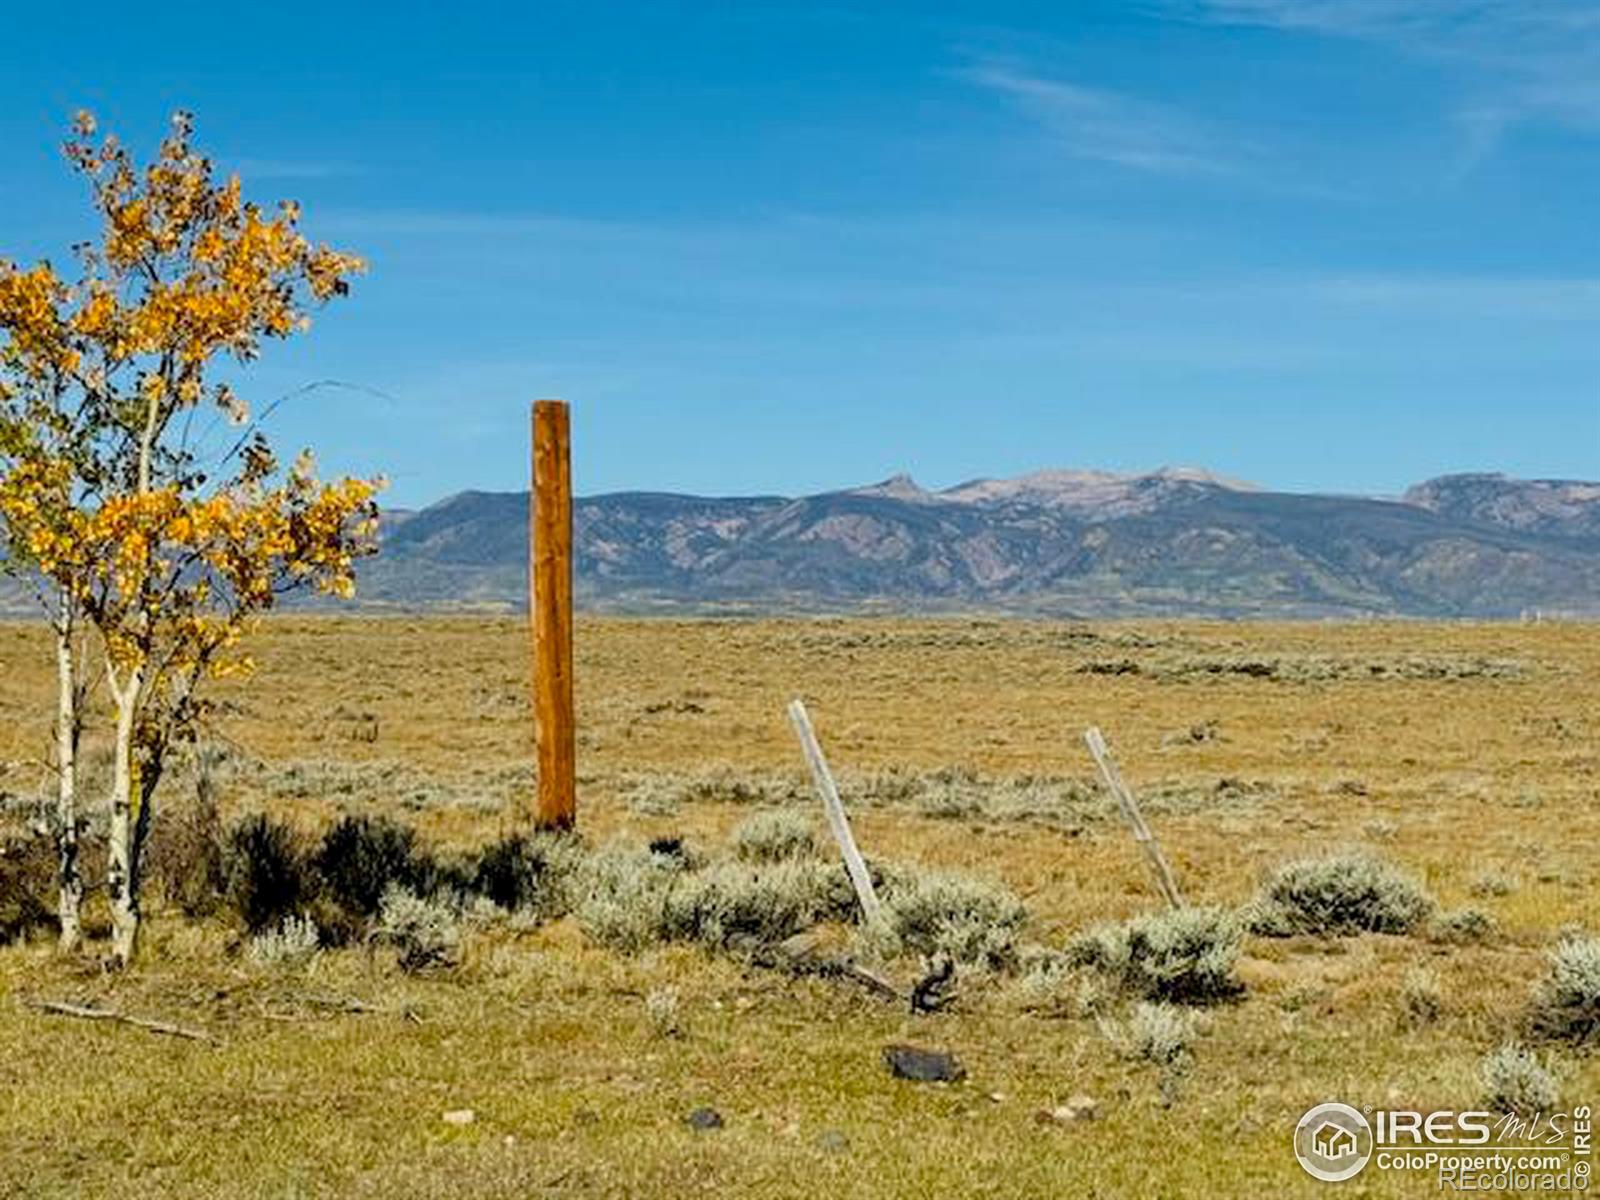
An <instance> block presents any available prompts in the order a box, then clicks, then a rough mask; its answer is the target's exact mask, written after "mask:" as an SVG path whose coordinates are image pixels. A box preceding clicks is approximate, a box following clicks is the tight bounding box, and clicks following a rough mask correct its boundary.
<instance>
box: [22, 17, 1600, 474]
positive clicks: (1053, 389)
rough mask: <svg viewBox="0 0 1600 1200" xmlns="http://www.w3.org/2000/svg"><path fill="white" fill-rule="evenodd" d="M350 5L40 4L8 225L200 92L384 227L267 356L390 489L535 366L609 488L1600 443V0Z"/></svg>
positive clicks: (234, 153)
mask: <svg viewBox="0 0 1600 1200" xmlns="http://www.w3.org/2000/svg"><path fill="white" fill-rule="evenodd" d="M328 7H329V9H330V11H318V10H317V8H316V7H315V6H309V5H308V6H302V7H287V8H286V7H284V6H254V7H249V8H239V9H235V10H230V11H229V12H228V13H227V15H226V17H225V18H224V17H222V16H221V15H219V14H221V13H222V11H223V10H221V9H218V8H217V7H215V6H214V5H207V6H204V7H200V6H194V7H186V6H184V5H179V4H168V5H162V6H148V9H149V10H155V9H158V8H159V10H160V11H159V13H157V14H155V15H139V16H138V19H137V20H135V15H136V14H135V13H134V12H133V10H130V9H128V8H127V7H126V6H117V7H116V8H111V7H106V8H104V9H101V8H100V7H99V6H97V5H95V4H79V5H70V6H69V5H58V6H39V5H30V6H27V8H26V9H25V10H24V9H18V10H17V11H15V12H14V13H12V14H10V15H9V16H8V17H7V22H6V24H7V28H6V36H5V39H4V41H3V42H0V148H3V153H0V253H4V254H6V255H8V256H9V257H11V258H14V259H21V260H28V259H32V258H35V257H38V256H41V255H46V254H48V255H52V256H53V257H54V258H56V259H57V260H58V261H60V262H65V261H66V260H67V254H66V252H65V248H66V246H67V245H69V244H70V243H71V242H72V241H74V240H78V239H80V238H82V237H84V236H86V235H88V234H90V233H91V232H92V229H91V227H90V226H89V225H88V224H87V221H88V216H87V209H86V207H85V205H84V203H83V199H82V197H81V195H80V194H79V192H78V191H77V185H76V183H75V182H74V181H73V180H72V179H71V177H70V176H69V175H68V174H67V172H66V170H65V168H64V166H63V165H62V164H61V162H60V159H59V154H58V145H59V142H60V140H61V137H62V136H63V134H64V131H65V126H66V121H67V119H68V117H69V115H70V113H71V112H72V111H73V110H74V109H75V108H78V107H80V106H87V107H89V108H92V109H93V110H95V111H96V112H97V113H99V114H100V116H101V120H102V124H103V125H105V126H107V127H110V128H114V129H116V130H117V131H118V132H119V133H121V134H122V136H123V137H124V138H125V139H126V140H128V141H130V142H132V143H133V144H134V145H136V146H137V147H138V148H139V149H140V150H141V152H143V151H148V150H149V149H150V148H151V147H152V146H153V144H154V142H155V140H156V138H157V137H158V136H159V134H160V132H161V129H162V127H163V124H164V120H165V116H166V114H167V113H168V112H169V111H170V110H172V109H173V108H175V107H180V106H181V107H187V108H190V109H192V110H194V111H195V112H196V113H197V115H198V119H199V136H200V140H201V142H202V144H203V145H204V146H205V148H207V149H208V150H209V151H210V152H211V153H212V154H213V155H214V157H215V158H216V159H217V161H218V163H219V165H221V166H222V167H224V168H227V169H236V170H238V171H239V172H240V174H241V175H242V176H243V178H244V181H245V185H246V190H247V193H249V194H251V195H253V196H255V197H256V198H259V199H262V200H264V201H272V200H275V199H277V198H279V197H280V196H288V197H293V198H295V199H298V200H300V201H301V202H302V204H303V205H304V208H305V214H306V215H305V221H304V226H305V228H306V230H307V232H309V233H310V234H311V235H313V236H314V237H319V238H325V239H326V240H328V241H330V242H333V243H334V244H336V245H339V246H341V247H343V248H348V249H353V250H356V251H358V252H360V253H362V254H364V255H365V256H367V257H368V258H369V259H370V261H371V264H372V269H371V273H370V275H369V276H368V277H367V278H366V279H364V280H363V281H361V282H360V284H359V286H358V287H357V289H356V292H355V296H354V298H353V299H352V300H350V301H349V302H347V303H345V304H342V305H339V306H336V307H334V308H332V309H329V310H328V311H326V312H325V313H323V314H320V315H319V317H318V319H317V323H316V327H315V329H314V331H313V333H312V335H311V337H309V338H307V339H303V340H302V341H301V342H300V343H298V344H296V345H293V346H287V347H273V348H271V350H270V351H269V353H268V355H267V356H266V357H265V358H264V360H263V361H262V363H261V364H260V365H259V367H258V368H257V369H255V370H254V371H253V375H254V381H253V383H252V384H251V385H250V389H249V391H250V394H251V395H252V396H253V397H254V398H255V399H256V400H257V401H262V400H268V399H271V398H273V397H275V396H277V395H280V394H283V393H285V392H288V391H291V390H292V389H295V388H298V387H300V386H302V385H304V384H307V383H310V382H312V381H316V380H322V379H333V380H339V381H342V382H344V383H348V384H351V385H354V386H353V387H350V388H341V389H334V388H325V389H322V390H319V391H314V392H311V393H308V394H305V395H302V396H299V397H297V398H296V399H294V400H292V401H290V402H288V403H285V404H284V405H283V406H282V407H281V408H280V409H279V410H278V412H277V414H276V415H275V416H274V418H273V428H274V430H275V432H276V435H277V436H278V438H279V439H280V440H281V441H282V442H284V443H286V444H287V445H288V446H290V447H293V446H298V445H300V444H303V443H306V442H310V443H312V444H314V445H316V446H317V447H318V449H319V451H320V454H321V459H322V462H323V464H324V466H325V467H326V468H335V469H348V470H359V471H377V470H381V471H384V472H386V473H387V474H388V475H389V476H390V478H391V479H392V481H393V485H392V489H391V492H390V500H391V501H392V502H393V503H396V504H401V505H417V504H421V503H426V502H429V501H431V500H434V499H437V498H439V497H441V496H443V495H446V494H448V493H450V492H453V491H455V490H458V489H461V488H464V487H480V488H516V487H522V486H524V485H525V480H526V475H527V465H526V430H525V426H526V420H527V416H526V411H527V402H528V401H529V400H531V399H532V398H534V397H536V396H547V395H555V396H563V397H567V398H569V399H571V400H572V401H573V403H574V405H575V410H574V421H575V439H576V446H575V464H574V466H575V477H576V483H577V486H578V488H579V490H580V491H583V492H597V491H608V490H618V489H631V488H644V489H667V490H685V491H699V492H713V493H751V492H790V493H794V492H808V491H820V490H824V489H827V488H832V487H838V486H846V485H851V484H856V483H862V482H867V481H871V480H874V479H878V478H882V477H884V476H886V475H889V474H891V473H893V472H896V471H900V470H907V471H910V472H912V473H913V474H914V475H915V476H916V477H917V478H918V480H919V481H921V482H922V483H924V484H925V485H927V486H947V485H950V484H953V483H956V482H958V481H960V480H963V479H966V478H970V477H973V476H977V475H1010V474H1017V473H1021V472H1023V471H1027V470H1031V469H1035V468H1039V467H1046V466H1094V467H1107V468H1114V469H1142V468H1149V467H1155V466H1159V465H1162V464H1200V465H1204V466H1208V467H1211V468H1212V469H1214V470H1218V471H1221V472H1224V473H1226V474H1230V475H1234V476H1239V477H1243V478H1247V479H1252V480H1255V481H1257V482H1260V483H1263V484H1266V485H1269V486H1275V487H1281V488H1288V489H1295V490H1311V489H1319V490H1339V491H1361V492H1373V493H1391V492H1396V491H1399V490H1401V489H1403V488H1404V487H1405V486H1406V484H1408V483H1410V482H1412V481H1415V480H1417V479H1421V478H1424V477H1426V476H1429V475H1432V474H1437V473H1441V472H1445V471H1450V470H1463V469H1495V470H1505V471H1508V472H1511V473H1514V474H1521V475H1537V476H1578V477H1588V478H1597V477H1600V384H1597V380H1600V235H1597V227H1596V198H1597V196H1600V5H1596V4H1595V3H1593V0H1505V2H1496V0H1143V2H1139V0H1135V2H1128V3H1111V2H1104V3H1099V2H1090V3H1062V2H1060V0H1057V2H1055V3H1039V4H1021V3H1014V4H1006V3H1001V2H993V3H983V4H959V3H947V2H942V0H921V2H917V3H876V4H870V3H869V4H850V3H840V4H836V5H835V4H828V3H817V4H798V3H796V4H772V3H763V2H761V0H743V2H740V3H726V4H723V3H699V4H674V3H630V4H624V3H611V4H607V3H598V2H592V3H586V4H567V3H540V2H537V0H533V2H529V3H524V4H520V5H505V6H493V5H487V4H457V5H453V6H447V5H430V6H416V7H408V6H405V5H402V4H384V5H371V6H364V5H339V6H328Z"/></svg>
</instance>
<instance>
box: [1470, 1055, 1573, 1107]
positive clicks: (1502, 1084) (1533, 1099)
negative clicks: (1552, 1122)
mask: <svg viewBox="0 0 1600 1200" xmlns="http://www.w3.org/2000/svg"><path fill="white" fill-rule="evenodd" d="M1478 1080H1479V1082H1480V1083H1481V1085H1482V1087H1483V1104H1484V1106H1485V1107H1486V1108H1487V1109H1489V1111H1491V1112H1497V1113H1517V1114H1520V1115H1522V1116H1529V1117H1531V1116H1533V1115H1534V1114H1535V1113H1548V1112H1550V1110H1551V1109H1553V1108H1554V1107H1555V1105H1556V1102H1557V1101H1558V1100H1559V1099H1560V1089H1559V1087H1558V1086H1557V1084H1556V1078H1555V1076H1554V1075H1553V1074H1552V1073H1551V1071H1550V1069H1549V1068H1548V1067H1546V1066H1545V1065H1544V1064H1543V1063H1541V1062H1540V1061H1539V1059H1538V1057H1537V1056H1536V1055H1535V1054H1534V1053H1533V1052H1532V1051H1530V1050H1528V1049H1526V1048H1525V1047H1522V1046H1519V1045H1517V1044H1516V1043H1514V1042H1506V1043H1505V1044H1503V1045H1501V1046H1499V1047H1497V1048H1496V1049H1495V1050H1492V1051H1491V1052H1490V1053H1488V1054H1486V1055H1485V1056H1484V1058H1483V1061H1482V1062H1481V1063H1480V1064H1479V1065H1478Z"/></svg>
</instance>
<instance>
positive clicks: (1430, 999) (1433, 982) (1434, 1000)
mask: <svg viewBox="0 0 1600 1200" xmlns="http://www.w3.org/2000/svg"><path fill="white" fill-rule="evenodd" d="M1400 1007H1401V1016H1402V1020H1403V1021H1404V1023H1406V1024H1408V1025H1412V1026H1422V1025H1431V1024H1433V1023H1434V1022H1435V1021H1437V1020H1438V1019H1439V1014H1441V1013H1442V1012H1444V993H1443V991H1442V990H1441V989H1440V987H1439V976H1438V974H1437V973H1435V972H1434V971H1431V970H1429V969H1428V968H1427V967H1408V968H1407V969H1406V973H1405V975H1404V976H1402V977H1401V980H1400Z"/></svg>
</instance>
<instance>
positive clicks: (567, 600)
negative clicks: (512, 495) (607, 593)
mask: <svg viewBox="0 0 1600 1200" xmlns="http://www.w3.org/2000/svg"><path fill="white" fill-rule="evenodd" d="M529 507H530V510H531V511H530V512H529V514H528V516H529V522H528V590H529V595H528V608H529V613H530V615H531V617H532V623H533V719H534V738H535V742H536V745H537V748H538V762H539V795H538V800H537V802H536V804H535V808H534V825H535V827H536V828H539V829H570V828H571V827H572V824H573V822H574V820H575V819H576V818H577V810H578V797H577V769H576V768H577V763H576V744H577V742H576V731H575V725H576V722H575V720H574V717H573V705H572V449H571V418H570V414H569V410H568V407H567V405H566V403H565V402H564V401H561V400H536V401H534V405H533V488H532V491H531V492H530V493H529Z"/></svg>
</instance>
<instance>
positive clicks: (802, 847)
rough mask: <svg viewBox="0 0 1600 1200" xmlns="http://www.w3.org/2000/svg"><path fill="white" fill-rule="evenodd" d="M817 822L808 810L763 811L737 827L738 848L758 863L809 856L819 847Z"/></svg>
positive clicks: (744, 857) (742, 854)
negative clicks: (803, 811) (807, 813)
mask: <svg viewBox="0 0 1600 1200" xmlns="http://www.w3.org/2000/svg"><path fill="white" fill-rule="evenodd" d="M813 824H814V823H813V822H812V820H811V819H810V818H809V817H807V816H805V815H804V814H802V813H799V812H794V811H791V810H787V809H774V810H772V811H770V812H760V813H757V814H756V815H755V816H753V817H747V818H746V819H745V820H744V821H742V822H740V823H739V825H738V827H737V828H735V829H734V831H733V845H734V850H735V851H736V852H737V854H738V855H739V857H740V858H742V859H745V860H746V861H748V862H757V863H773V862H782V861H783V860H784V859H786V858H809V857H810V856H811V855H812V854H814V853H815V852H816V849H817V840H816V833H815V831H814V827H813Z"/></svg>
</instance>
